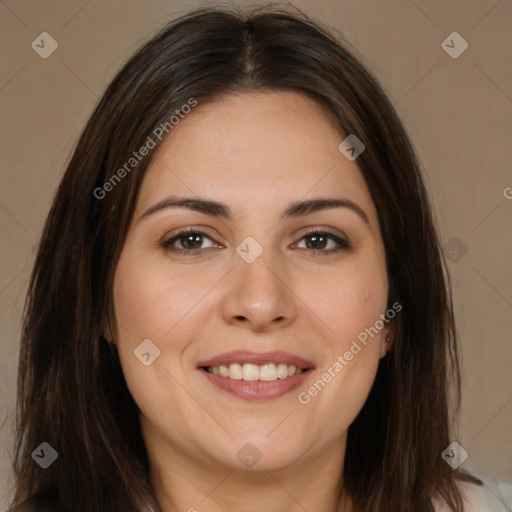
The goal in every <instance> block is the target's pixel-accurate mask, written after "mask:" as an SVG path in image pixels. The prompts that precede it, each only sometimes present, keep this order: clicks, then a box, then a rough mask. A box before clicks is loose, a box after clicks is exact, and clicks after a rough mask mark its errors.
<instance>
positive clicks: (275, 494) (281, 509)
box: [147, 438, 352, 512]
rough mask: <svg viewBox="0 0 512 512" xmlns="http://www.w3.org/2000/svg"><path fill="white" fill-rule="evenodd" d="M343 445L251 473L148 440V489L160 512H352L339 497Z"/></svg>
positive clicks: (252, 470)
mask: <svg viewBox="0 0 512 512" xmlns="http://www.w3.org/2000/svg"><path fill="white" fill-rule="evenodd" d="M345 442H346V439H345V438H344V439H343V440H340V441H339V443H338V445H337V446H335V447H333V446H330V447H329V448H328V449H326V450H325V453H321V454H318V453H317V454H315V455H311V454H304V455H302V456H301V457H300V458H299V459H298V460H297V461H295V462H294V463H292V464H290V465H288V466H287V467H285V468H279V469H275V470H268V471H255V470H254V469H251V470H240V469H235V468H232V467H226V466H221V465H219V464H217V463H212V462H211V460H210V461H208V460H201V461H200V460H197V459H196V460H195V459H194V458H193V457H192V456H191V455H190V454H185V453H182V452H180V451H178V450H174V449H172V448H170V447H169V446H168V445H165V446H164V445H162V446H159V444H160V443H158V441H156V442H155V440H153V442H152V443H150V445H149V446H147V449H148V456H149V460H150V467H151V475H150V479H151V484H152V487H153V491H154V493H155V497H156V500H157V502H158V503H159V506H160V509H161V512H178V511H179V512H182V511H183V512H185V511H186V512H203V511H208V512H227V511H232V510H236V511H237V512H254V511H255V510H258V511H260V510H265V512H304V511H305V510H307V511H308V512H352V508H351V505H350V500H349V499H348V497H347V496H346V495H345V494H344V493H343V492H340V488H341V487H342V480H343V479H342V472H343V457H344V454H345ZM164 454H165V455H164ZM155 455H158V457H156V456H155Z"/></svg>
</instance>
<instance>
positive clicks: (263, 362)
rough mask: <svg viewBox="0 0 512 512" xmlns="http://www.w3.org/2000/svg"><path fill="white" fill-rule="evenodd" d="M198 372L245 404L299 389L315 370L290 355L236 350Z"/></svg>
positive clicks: (205, 363) (200, 365) (203, 365)
mask: <svg viewBox="0 0 512 512" xmlns="http://www.w3.org/2000/svg"><path fill="white" fill-rule="evenodd" d="M197 368H198V370H200V371H201V373H202V374H203V375H204V376H205V377H206V378H207V379H208V380H209V382H210V383H211V384H213V385H214V387H216V388H218V389H220V390H222V391H224V392H228V393H229V394H231V395H234V396H236V397H237V398H241V399H243V400H245V401H261V400H268V399H274V398H279V397H281V396H283V395H286V394H288V393H290V392H291V391H293V390H295V389H297V388H298V387H299V386H301V385H303V384H304V381H305V380H306V379H307V378H309V375H310V374H311V370H314V368H315V366H314V365H313V363H311V362H309V361H306V360H305V359H302V358H301V357H298V356H295V355H293V354H289V353H287V352H281V351H275V352H266V353H257V352H251V351H248V350H235V351H233V352H227V353H225V354H221V355H218V356H216V357H213V358H211V359H208V360H205V361H201V362H199V363H198V365H197Z"/></svg>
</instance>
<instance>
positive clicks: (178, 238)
mask: <svg viewBox="0 0 512 512" xmlns="http://www.w3.org/2000/svg"><path fill="white" fill-rule="evenodd" d="M205 239H208V240H210V241H211V242H212V244H211V245H209V246H207V247H201V246H202V244H203V243H204V241H205ZM176 243H178V244H179V245H178V246H176V245H175V244H176ZM214 245H215V244H214V243H213V240H212V239H211V238H210V237H209V236H208V235H207V234H206V233H202V232H201V231H193V230H190V229H187V230H184V231H181V232H180V233H177V234H176V235H175V236H173V237H172V238H170V239H169V240H166V241H164V242H162V247H163V248H164V249H165V250H167V251H172V252H176V253H189V254H196V253H199V252H201V251H202V250H203V249H208V248H211V247H213V246H214Z"/></svg>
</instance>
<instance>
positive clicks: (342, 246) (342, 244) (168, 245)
mask: <svg viewBox="0 0 512 512" xmlns="http://www.w3.org/2000/svg"><path fill="white" fill-rule="evenodd" d="M187 235H201V236H204V237H206V238H209V239H210V240H212V238H211V237H210V236H208V235H207V234H206V233H203V232H202V231H197V230H194V229H190V228H188V229H184V230H183V231H180V232H179V233H177V234H176V235H174V236H173V237H172V238H170V239H169V240H165V241H164V242H162V248H163V249H165V250H166V251H169V252H173V253H175V254H186V255H187V256H194V255H196V254H200V253H201V252H203V251H204V250H206V249H178V248H176V247H172V244H173V243H174V242H176V241H177V240H179V239H180V238H182V237H185V236H187ZM312 236H323V237H326V238H328V239H330V240H332V241H334V242H335V243H337V244H338V247H337V248H336V249H328V250H323V249H309V248H307V249H304V250H306V251H309V252H311V253H313V254H315V253H316V254H317V255H320V254H322V253H323V254H322V255H328V254H333V253H337V252H339V251H343V250H350V249H351V248H352V247H351V245H350V244H349V242H348V241H347V240H344V239H343V238H340V237H338V236H337V235H335V234H334V233H329V232H328V231H320V230H312V231H309V232H308V233H305V234H304V235H302V238H301V239H300V240H303V239H304V238H307V237H312ZM212 241H213V240H212ZM209 249H210V248H209Z"/></svg>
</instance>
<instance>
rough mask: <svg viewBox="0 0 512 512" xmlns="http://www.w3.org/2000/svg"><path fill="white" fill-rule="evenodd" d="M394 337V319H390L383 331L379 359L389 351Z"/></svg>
mask: <svg viewBox="0 0 512 512" xmlns="http://www.w3.org/2000/svg"><path fill="white" fill-rule="evenodd" d="M395 336H396V319H394V318H393V319H391V320H390V321H389V322H388V324H387V325H386V328H385V329H384V341H383V343H382V344H381V348H380V357H381V359H382V358H383V357H385V356H386V354H387V353H388V352H389V351H390V350H391V347H392V346H393V343H394V341H395Z"/></svg>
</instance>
